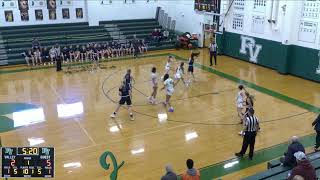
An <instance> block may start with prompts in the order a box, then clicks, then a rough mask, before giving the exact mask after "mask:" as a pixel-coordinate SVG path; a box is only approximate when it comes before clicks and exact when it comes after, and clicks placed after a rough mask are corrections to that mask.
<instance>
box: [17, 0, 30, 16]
mask: <svg viewBox="0 0 320 180" xmlns="http://www.w3.org/2000/svg"><path fill="white" fill-rule="evenodd" d="M18 5H19V10H20V17H21V21H29V11H28V10H29V3H28V0H18Z"/></svg>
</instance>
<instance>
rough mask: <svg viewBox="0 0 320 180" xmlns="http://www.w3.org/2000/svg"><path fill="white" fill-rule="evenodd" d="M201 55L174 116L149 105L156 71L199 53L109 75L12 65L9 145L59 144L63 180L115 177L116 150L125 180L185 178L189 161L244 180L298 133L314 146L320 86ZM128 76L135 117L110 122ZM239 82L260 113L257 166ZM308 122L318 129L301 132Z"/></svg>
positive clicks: (107, 70) (7, 92) (117, 66)
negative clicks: (168, 169) (239, 106)
mask: <svg viewBox="0 0 320 180" xmlns="http://www.w3.org/2000/svg"><path fill="white" fill-rule="evenodd" d="M200 52H201V54H200V56H199V58H198V60H197V62H196V68H195V77H196V81H195V82H193V83H192V84H190V86H189V87H185V86H184V85H183V83H182V82H180V83H179V84H178V85H177V86H176V87H175V93H174V95H173V97H172V98H173V99H172V104H173V106H174V108H175V112H173V113H167V112H166V111H165V109H164V108H163V106H162V105H161V104H160V103H159V104H156V105H151V104H149V103H148V101H147V97H148V96H149V95H150V93H151V84H150V71H151V68H152V67H153V66H155V67H157V69H158V73H159V75H162V73H163V72H164V65H165V63H166V59H167V57H168V55H174V56H175V57H176V59H177V61H185V60H186V59H187V58H188V57H189V55H190V51H188V50H180V51H176V50H164V51H157V52H153V53H149V54H146V55H145V56H144V57H140V58H138V59H133V58H126V59H121V58H120V59H118V60H117V61H110V62H103V63H102V65H103V67H104V68H98V69H97V70H94V71H77V72H76V71H71V73H65V72H61V73H56V72H55V70H54V68H43V69H41V68H38V69H28V68H26V67H24V66H18V67H11V68H3V69H1V70H0V73H1V76H0V78H1V86H0V101H1V102H2V103H1V104H0V105H1V108H0V109H1V125H2V127H3V128H2V129H1V130H2V133H1V142H2V146H6V147H15V146H19V147H24V146H44V147H55V178H54V179H59V180H60V179H61V180H65V179H68V180H73V179H74V180H76V179H94V180H102V179H108V178H109V176H110V174H111V172H112V170H113V168H114V164H113V163H111V160H110V159H109V158H107V160H108V163H111V166H110V169H109V170H108V171H106V170H105V169H103V168H102V167H101V165H100V163H99V158H100V156H101V155H102V154H103V153H104V152H106V151H110V152H112V154H113V155H114V156H115V158H116V161H117V164H118V165H119V164H120V163H121V162H122V161H124V165H123V166H122V167H121V168H120V169H118V172H117V173H118V179H120V180H121V179H125V180H128V179H141V180H142V179H146V180H147V179H159V178H160V177H161V176H162V175H163V174H164V173H165V172H164V167H165V165H166V164H168V163H170V164H172V165H173V167H174V170H175V171H176V172H177V173H178V174H181V173H183V172H184V171H185V169H186V167H185V160H186V159H188V158H192V159H193V160H194V161H195V167H196V168H200V169H201V168H202V172H204V174H202V177H203V178H205V177H206V175H208V174H209V173H207V174H206V171H208V172H209V171H216V172H218V173H217V174H216V175H215V176H214V179H217V178H219V177H222V179H240V178H243V177H246V176H248V175H251V174H254V173H256V172H258V171H261V170H263V168H265V164H266V162H265V161H267V160H271V159H273V158H276V157H277V156H278V154H279V152H276V148H277V146H279V145H281V144H286V143H287V140H288V138H289V137H291V136H293V135H297V136H299V137H302V140H303V141H306V142H308V143H309V144H310V147H311V146H312V145H313V142H312V141H313V139H312V138H310V137H309V135H311V134H312V133H313V128H312V127H311V123H312V121H313V120H314V119H315V117H316V113H315V112H317V111H319V106H320V85H319V84H318V83H315V82H311V81H307V80H303V79H300V78H296V77H292V76H283V75H279V74H278V73H277V72H275V71H272V70H270V69H266V68H263V67H260V66H257V65H254V64H250V63H247V62H243V61H239V60H236V59H233V58H230V57H225V56H219V60H218V66H216V67H213V68H210V67H209V66H208V58H209V57H208V51H207V50H206V49H203V50H200ZM75 66H76V65H75ZM64 69H66V67H64ZM127 69H131V70H132V75H133V77H134V79H135V83H134V88H133V110H134V116H135V120H134V121H130V119H129V116H128V112H127V111H126V109H124V108H122V109H121V110H120V112H119V115H118V117H117V118H115V119H111V118H110V114H111V113H112V112H113V111H114V109H115V107H116V104H115V103H117V102H118V100H119V96H118V88H119V85H120V83H121V80H122V78H123V76H124V74H125V72H126V70H127ZM160 84H161V83H160ZM239 84H244V85H245V86H246V87H247V90H248V91H249V92H250V93H251V94H253V95H254V96H255V99H256V100H255V109H256V112H257V113H256V115H257V117H258V118H259V120H260V121H261V132H259V134H258V136H257V140H256V151H257V152H256V155H255V157H254V160H253V161H251V162H249V161H248V160H245V159H243V160H240V159H237V158H235V156H234V153H235V152H238V151H239V150H240V148H241V143H242V138H241V136H239V135H238V132H239V131H240V130H241V129H242V125H240V124H239V120H238V117H237V112H236V106H235V96H236V94H237V86H238V85H239ZM164 95H165V94H164V91H159V92H158V97H157V101H158V102H161V101H164V98H165V97H164ZM165 114H166V115H167V118H165V117H163V115H164V116H165ZM22 118H24V121H21V119H22ZM8 119H9V120H8ZM10 119H11V120H10ZM25 119H27V120H28V121H26V120H25ZM12 120H13V126H12V122H11V121H12ZM10 123H11V124H10ZM302 123H303V124H310V126H303V127H302V126H301V124H302ZM311 140H312V141H311ZM273 150H274V151H273ZM280 153H283V152H280ZM262 157H263V158H267V159H263V158H262ZM261 158H262V159H261ZM239 163H240V164H242V166H239ZM226 165H227V166H226ZM220 166H222V167H224V169H222V170H221V169H219V167H220ZM235 167H236V169H234V168H235ZM232 173H233V174H232ZM208 177H209V176H208ZM211 177H212V176H211Z"/></svg>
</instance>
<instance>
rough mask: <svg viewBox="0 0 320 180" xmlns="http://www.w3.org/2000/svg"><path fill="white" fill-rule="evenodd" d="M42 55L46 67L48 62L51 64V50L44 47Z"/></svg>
mask: <svg viewBox="0 0 320 180" xmlns="http://www.w3.org/2000/svg"><path fill="white" fill-rule="evenodd" d="M41 55H42V60H43V62H44V65H45V64H46V62H49V50H48V49H47V48H46V47H44V48H43V49H42V53H41Z"/></svg>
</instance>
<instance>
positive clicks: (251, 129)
mask: <svg viewBox="0 0 320 180" xmlns="http://www.w3.org/2000/svg"><path fill="white" fill-rule="evenodd" d="M244 125H245V126H244V129H243V131H244V137H243V143H242V148H241V151H240V152H238V153H235V155H236V156H237V157H243V155H244V154H245V153H246V151H247V148H248V145H250V150H249V159H250V160H252V157H253V151H254V144H255V141H256V135H257V131H259V129H260V127H259V120H258V118H257V117H256V116H254V110H253V109H252V108H250V109H249V110H248V114H247V116H246V119H245V122H244Z"/></svg>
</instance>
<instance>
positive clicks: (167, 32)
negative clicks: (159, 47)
mask: <svg viewBox="0 0 320 180" xmlns="http://www.w3.org/2000/svg"><path fill="white" fill-rule="evenodd" d="M168 38H169V31H168V30H167V29H165V30H164V31H163V39H165V40H167V39H168Z"/></svg>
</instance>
